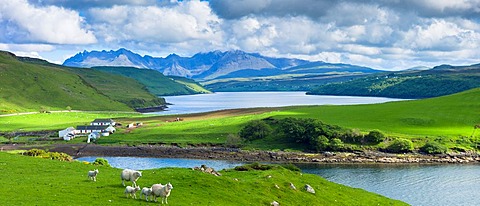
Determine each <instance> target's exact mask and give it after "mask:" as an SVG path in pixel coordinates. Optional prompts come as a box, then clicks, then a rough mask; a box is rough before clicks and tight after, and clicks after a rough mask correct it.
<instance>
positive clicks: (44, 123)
mask: <svg viewBox="0 0 480 206" xmlns="http://www.w3.org/2000/svg"><path fill="white" fill-rule="evenodd" d="M133 116H137V117H138V116H141V115H140V114H138V113H124V112H104V113H99V112H58V113H37V114H29V115H14V116H6V117H0V132H8V131H39V130H56V129H58V130H62V129H65V128H67V127H72V126H73V127H75V126H77V125H85V124H89V123H90V122H91V121H93V120H94V119H105V118H115V117H133Z"/></svg>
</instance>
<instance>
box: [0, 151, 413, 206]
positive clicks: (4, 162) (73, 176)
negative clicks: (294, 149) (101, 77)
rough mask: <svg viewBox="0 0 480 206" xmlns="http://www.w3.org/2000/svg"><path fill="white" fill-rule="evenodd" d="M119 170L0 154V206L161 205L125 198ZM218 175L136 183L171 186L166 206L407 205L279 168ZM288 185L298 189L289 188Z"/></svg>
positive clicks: (159, 172) (174, 173) (153, 174)
mask: <svg viewBox="0 0 480 206" xmlns="http://www.w3.org/2000/svg"><path fill="white" fill-rule="evenodd" d="M95 168H97V169H98V170H99V174H98V175H97V181H96V182H93V181H91V180H88V178H87V172H88V171H89V170H93V169H95ZM120 172H121V170H120V169H116V168H109V167H105V166H94V165H90V164H84V163H82V162H78V161H74V162H60V161H56V160H49V159H41V158H38V157H27V156H21V155H17V154H7V153H5V152H0V173H1V174H2V176H3V177H4V178H2V180H4V181H2V187H3V188H5V189H4V190H2V192H1V193H0V202H1V204H2V205H159V203H153V202H146V201H145V199H143V200H140V199H136V200H135V199H132V198H126V197H125V195H124V193H123V192H124V190H125V188H124V187H123V186H122V184H121V180H120ZM220 172H221V173H222V176H220V177H216V176H213V175H210V174H205V173H201V172H199V171H194V170H191V169H180V168H166V169H153V170H144V171H143V172H142V177H141V178H140V179H139V180H138V181H137V184H138V185H140V186H141V187H145V186H151V185H152V184H156V183H163V184H165V183H167V182H171V184H172V185H173V189H172V192H171V195H170V197H169V198H168V202H169V205H222V206H223V205H269V204H270V203H271V202H272V201H274V200H275V201H277V202H279V203H280V205H406V204H405V203H402V202H400V201H396V200H392V199H388V198H385V197H382V196H380V195H377V194H374V193H370V192H367V191H365V190H362V189H354V188H350V187H347V186H343V185H339V184H336V183H332V182H329V181H327V180H325V179H323V178H321V177H319V176H317V175H311V174H301V173H299V172H292V171H290V170H286V169H282V168H279V169H273V170H267V171H248V172H240V171H220ZM268 176H271V178H268ZM235 179H237V180H238V181H237V180H235ZM290 182H291V183H293V184H294V185H295V186H296V187H297V190H293V189H290V188H289V184H290ZM275 184H276V185H278V186H279V189H277V188H276V187H275ZM305 184H309V185H311V186H312V187H313V188H314V189H315V191H316V194H310V193H308V192H306V191H304V190H302V189H301V188H302V187H303V186H304V185H305ZM226 188H228V189H226ZM139 195H140V192H137V197H139Z"/></svg>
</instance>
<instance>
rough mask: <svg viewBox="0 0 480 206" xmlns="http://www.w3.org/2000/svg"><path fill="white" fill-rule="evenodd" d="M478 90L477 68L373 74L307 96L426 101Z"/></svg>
mask: <svg viewBox="0 0 480 206" xmlns="http://www.w3.org/2000/svg"><path fill="white" fill-rule="evenodd" d="M476 87H480V65H472V66H466V67H453V66H441V67H436V68H434V69H431V70H426V71H403V72H391V73H384V74H375V75H371V76H368V77H365V78H360V79H355V80H351V81H346V82H341V83H332V84H327V85H322V86H319V87H317V88H315V89H313V90H312V91H310V92H309V94H319V95H347V96H382V97H394V98H428V97H437V96H443V95H448V94H453V93H457V92H461V91H465V90H468V89H472V88H476Z"/></svg>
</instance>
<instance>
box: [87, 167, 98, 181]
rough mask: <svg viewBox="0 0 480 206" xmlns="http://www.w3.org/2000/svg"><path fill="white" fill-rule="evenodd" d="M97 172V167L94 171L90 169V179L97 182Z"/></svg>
mask: <svg viewBox="0 0 480 206" xmlns="http://www.w3.org/2000/svg"><path fill="white" fill-rule="evenodd" d="M97 174H98V169H95V170H93V171H88V179H89V180H93V181H94V182H96V181H97Z"/></svg>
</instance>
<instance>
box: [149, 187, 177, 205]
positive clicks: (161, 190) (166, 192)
mask: <svg viewBox="0 0 480 206" xmlns="http://www.w3.org/2000/svg"><path fill="white" fill-rule="evenodd" d="M172 189H173V186H172V184H170V182H169V183H168V184H166V185H162V184H154V185H152V195H153V199H154V200H155V202H157V197H162V204H163V200H165V203H166V204H168V201H167V198H168V196H170V191H172Z"/></svg>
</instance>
